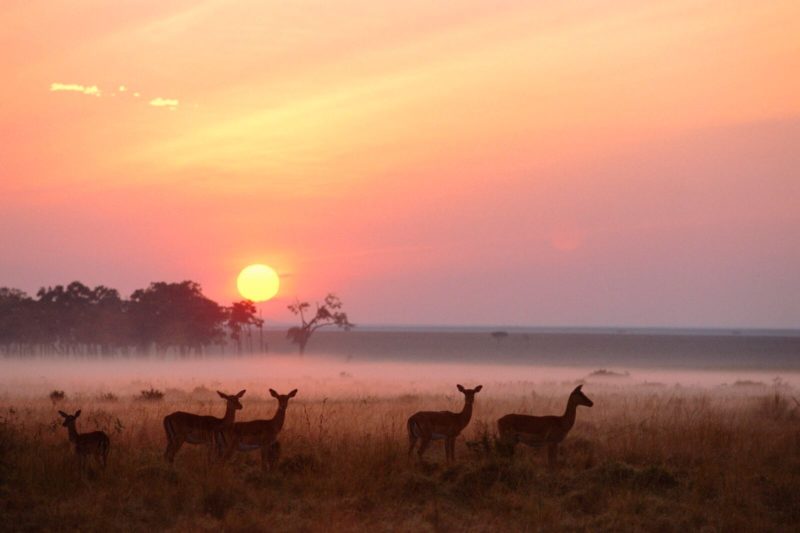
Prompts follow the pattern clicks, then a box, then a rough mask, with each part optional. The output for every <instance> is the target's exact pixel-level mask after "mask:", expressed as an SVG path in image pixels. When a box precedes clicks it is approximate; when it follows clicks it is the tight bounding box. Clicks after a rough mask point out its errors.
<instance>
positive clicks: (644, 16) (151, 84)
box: [0, 0, 800, 328]
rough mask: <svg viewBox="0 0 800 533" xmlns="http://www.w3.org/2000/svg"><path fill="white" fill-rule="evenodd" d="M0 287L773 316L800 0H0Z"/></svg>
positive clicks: (558, 322)
mask: <svg viewBox="0 0 800 533" xmlns="http://www.w3.org/2000/svg"><path fill="white" fill-rule="evenodd" d="M0 28H2V30H0V50H2V52H0V73H2V77H1V78H0V79H2V83H0V137H1V138H2V142H1V143H0V198H2V210H1V211H0V213H1V214H0V250H2V252H1V253H2V256H0V257H2V260H1V261H0V286H11V287H17V288H21V289H24V290H26V291H28V292H29V293H35V291H36V289H37V288H38V287H40V286H42V285H54V284H59V283H61V284H65V283H68V282H70V281H72V280H75V279H78V280H80V281H82V282H84V283H86V284H88V285H98V284H105V285H109V286H112V287H115V288H118V289H120V291H121V292H122V293H123V294H124V295H128V294H129V293H130V291H132V290H133V289H135V288H139V287H143V286H146V285H147V284H148V283H149V282H151V281H161V280H164V281H180V280H184V279H192V280H195V281H198V282H200V283H201V284H202V285H203V287H204V288H205V292H206V293H207V294H208V295H209V296H210V297H212V298H214V299H216V300H218V301H219V302H220V303H225V304H227V303H229V302H230V301H232V300H234V299H237V298H238V295H237V293H236V275H237V273H238V272H239V270H240V269H241V268H242V267H244V266H246V265H248V264H250V263H256V262H259V263H266V264H269V265H271V266H273V267H274V268H275V269H276V270H277V271H278V272H279V273H280V274H281V280H282V287H281V292H280V293H279V296H278V298H277V299H276V300H273V301H272V302H269V303H267V304H265V305H264V314H265V316H267V317H269V318H270V319H272V320H276V321H282V322H285V321H288V320H289V319H290V315H289V313H288V312H287V311H286V309H285V307H286V303H287V302H288V301H290V300H292V299H293V298H294V297H295V296H298V297H300V298H304V299H310V300H312V301H313V300H314V299H320V298H322V297H323V296H324V295H325V293H327V292H329V291H333V292H336V293H337V294H338V295H339V296H340V297H341V298H342V300H343V301H344V303H345V307H346V310H347V311H348V312H349V314H350V316H351V318H352V320H353V321H354V322H355V323H357V324H430V325H433V324H451V325H455V324H486V325H498V324H504V325H541V326H573V325H574V326H616V325H626V326H681V327H683V326H688V327H705V326H710V327H717V326H721V327H775V328H784V327H795V328H796V327H800V3H799V2H797V1H796V0H791V1H785V2H784V1H772V2H767V1H763V0H750V1H732V0H724V1H709V2H702V1H696V0H693V1H669V2H641V1H623V0H618V1H594V2H556V1H537V2H529V1H528V2H525V1H503V0H492V1H477V0H467V1H460V2H430V1H429V0H426V1H417V0H404V1H397V2H394V1H393V2H388V1H387V2H382V1H376V0H369V1H316V2H301V1H296V2H295V1H291V2H287V1H275V2H271V1H264V0H257V1H251V2H244V1H243V2H231V1H220V0H214V1H195V0H193V1H175V0H159V1H153V2H147V1H143V0H115V1H113V2H112V1H106V2H103V1H99V0H93V1H70V2H66V1H54V0H42V1H39V0H25V1H19V0H11V1H5V2H2V4H0Z"/></svg>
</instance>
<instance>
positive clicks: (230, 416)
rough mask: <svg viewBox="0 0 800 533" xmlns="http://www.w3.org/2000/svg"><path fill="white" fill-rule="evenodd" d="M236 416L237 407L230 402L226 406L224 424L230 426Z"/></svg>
mask: <svg viewBox="0 0 800 533" xmlns="http://www.w3.org/2000/svg"><path fill="white" fill-rule="evenodd" d="M235 417H236V408H235V407H234V406H233V405H232V404H230V403H229V404H228V405H227V406H226V407H225V416H224V417H222V425H223V426H230V425H231V424H233V420H234V418H235Z"/></svg>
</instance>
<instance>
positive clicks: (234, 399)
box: [164, 391, 245, 463]
mask: <svg viewBox="0 0 800 533" xmlns="http://www.w3.org/2000/svg"><path fill="white" fill-rule="evenodd" d="M244 393H245V391H240V392H239V394H236V395H228V394H225V393H224V392H220V391H217V394H219V396H220V398H222V399H223V400H225V401H226V402H227V405H226V407H225V416H224V417H222V418H217V417H215V416H208V415H196V414H193V413H185V412H183V411H175V412H174V413H170V414H168V415H167V416H165V417H164V431H165V432H166V433H167V451H166V452H164V457H165V458H166V459H167V461H169V462H170V463H171V462H173V461H174V460H175V454H176V453H178V450H180V449H181V446H183V443H184V442H188V443H189V444H205V445H206V446H208V452H209V456H211V454H212V453H213V450H214V443H215V441H216V436H215V434H216V433H217V432H219V431H221V430H223V429H225V428H227V427H230V426H232V425H233V420H234V417H235V416H236V411H237V410H239V409H241V408H242V404H241V403H240V402H239V398H241V397H242V396H244Z"/></svg>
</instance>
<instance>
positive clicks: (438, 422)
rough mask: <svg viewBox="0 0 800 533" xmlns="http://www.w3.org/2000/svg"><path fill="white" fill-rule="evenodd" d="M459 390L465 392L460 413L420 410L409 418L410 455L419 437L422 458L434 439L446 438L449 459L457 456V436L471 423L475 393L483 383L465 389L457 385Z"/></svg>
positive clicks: (446, 453)
mask: <svg viewBox="0 0 800 533" xmlns="http://www.w3.org/2000/svg"><path fill="white" fill-rule="evenodd" d="M457 387H458V390H459V391H461V392H462V393H463V394H464V408H463V409H462V410H461V412H460V413H453V412H451V411H420V412H418V413H414V414H413V415H411V417H410V418H409V419H408V443H409V446H408V455H411V452H413V451H414V446H415V445H416V444H417V439H420V444H419V450H418V451H417V454H418V455H419V458H420V459H422V454H423V453H425V450H426V449H428V446H429V445H430V443H431V441H432V440H444V452H445V457H446V459H447V460H448V461H453V460H455V458H456V437H458V436H459V435H460V434H461V431H462V430H463V429H464V428H465V427H467V424H469V419H470V418H472V404H473V403H475V395H476V394H477V393H478V392H480V390H481V389H482V388H483V385H478V386H477V387H475V388H474V389H465V388H464V387H462V386H461V385H457Z"/></svg>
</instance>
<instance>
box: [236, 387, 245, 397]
mask: <svg viewBox="0 0 800 533" xmlns="http://www.w3.org/2000/svg"><path fill="white" fill-rule="evenodd" d="M245 392H247V389H242V390H240V391H239V394H237V395H236V397H237V398H241V397H242V396H244V393H245Z"/></svg>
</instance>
